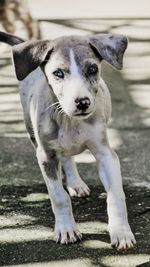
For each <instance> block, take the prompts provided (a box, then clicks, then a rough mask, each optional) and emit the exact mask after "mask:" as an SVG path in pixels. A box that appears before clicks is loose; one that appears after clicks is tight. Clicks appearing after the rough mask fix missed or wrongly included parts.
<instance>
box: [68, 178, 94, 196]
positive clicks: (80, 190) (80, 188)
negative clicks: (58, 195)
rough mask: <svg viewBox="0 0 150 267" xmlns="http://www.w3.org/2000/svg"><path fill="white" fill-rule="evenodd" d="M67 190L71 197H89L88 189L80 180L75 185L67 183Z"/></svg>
mask: <svg viewBox="0 0 150 267" xmlns="http://www.w3.org/2000/svg"><path fill="white" fill-rule="evenodd" d="M67 189H68V192H69V195H70V196H71V197H85V196H89V195H90V189H89V187H88V186H87V185H86V183H84V182H83V181H82V180H79V181H75V183H67Z"/></svg>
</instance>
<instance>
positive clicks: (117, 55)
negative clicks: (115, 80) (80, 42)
mask: <svg viewBox="0 0 150 267" xmlns="http://www.w3.org/2000/svg"><path fill="white" fill-rule="evenodd" d="M89 44H90V46H91V48H92V50H93V52H94V53H95V55H96V56H97V57H98V58H99V59H100V60H102V59H104V60H106V61H107V62H108V63H110V64H111V65H113V66H114V67H115V68H116V69H118V70H120V69H122V65H123V55H124V52H125V50H126V48H127V44H128V41H127V38H126V37H125V36H123V35H112V34H103V35H95V36H93V37H90V40H89Z"/></svg>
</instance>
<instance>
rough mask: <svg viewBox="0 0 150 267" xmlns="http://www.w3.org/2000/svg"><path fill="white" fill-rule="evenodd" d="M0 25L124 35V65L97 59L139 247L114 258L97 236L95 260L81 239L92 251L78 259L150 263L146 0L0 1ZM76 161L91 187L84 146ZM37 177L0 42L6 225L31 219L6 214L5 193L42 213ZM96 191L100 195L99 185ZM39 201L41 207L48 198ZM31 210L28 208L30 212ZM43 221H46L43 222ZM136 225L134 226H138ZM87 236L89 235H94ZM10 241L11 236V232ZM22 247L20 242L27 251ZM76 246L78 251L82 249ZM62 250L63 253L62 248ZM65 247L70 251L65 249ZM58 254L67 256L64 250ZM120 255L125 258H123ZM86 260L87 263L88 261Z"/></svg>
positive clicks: (31, 31) (35, 33)
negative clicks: (107, 93) (115, 66)
mask: <svg viewBox="0 0 150 267" xmlns="http://www.w3.org/2000/svg"><path fill="white" fill-rule="evenodd" d="M0 30H3V31H8V32H11V33H14V34H16V35H18V36H20V37H24V38H26V39H32V38H33V39H51V38H56V37H58V36H62V35H72V34H78V35H86V34H97V33H113V34H124V35H126V36H127V37H128V39H129V45H128V49H127V51H126V53H125V57H124V67H123V70H122V71H120V72H118V71H116V70H114V69H113V68H112V67H111V66H109V65H108V64H106V63H105V62H103V63H102V64H103V68H102V76H103V78H104V80H105V81H106V83H107V85H108V87H109V89H110V92H111V96H112V105H113V112H112V118H111V120H110V123H109V129H108V134H109V137H110V143H111V146H112V147H113V148H114V149H115V150H116V151H117V153H118V155H119V157H120V160H121V166H122V173H123V178H124V179H123V181H124V184H125V191H126V194H127V196H128V198H129V199H130V205H131V206H130V207H129V210H130V214H131V213H132V216H133V217H132V216H131V222H132V221H133V222H135V221H136V227H137V230H136V227H135V224H134V227H135V229H134V230H136V231H137V237H139V242H141V243H140V244H141V248H140V250H139V251H138V254H139V255H140V253H141V256H139V257H138V256H135V255H137V252H134V253H133V254H132V253H131V255H130V254H128V255H127V257H126V256H125V257H124V258H122V257H120V256H119V257H116V258H115V257H114V253H113V252H110V250H109V249H108V248H107V244H104V242H102V243H96V244H97V245H96V246H97V249H99V248H104V247H105V245H106V247H105V249H106V250H105V251H104V252H105V253H104V254H103V250H102V251H101V252H100V251H99V250H98V253H100V254H99V255H101V253H102V255H101V256H103V257H102V258H101V259H100V260H98V259H97V260H96V258H95V257H97V254H96V252H93V250H92V251H89V250H88V249H89V248H92V246H93V243H90V244H87V245H85V251H86V253H87V255H91V256H90V260H89V258H88V256H87V259H88V260H86V259H85V261H83V262H82V265H81V266H108V267H111V266H112V267H121V266H122V267H125V266H129V267H134V266H145V267H146V266H149V265H142V264H143V263H144V262H148V260H149V256H148V242H149V240H150V237H149V234H150V231H149V228H148V224H149V222H150V217H149V210H150V203H149V200H150V197H149V196H150V195H149V188H150V1H149V0H126V1H121V0H105V1H104V0H92V1H89V0H75V1H73V0H29V1H26V0H0ZM76 161H77V162H78V167H79V171H80V173H81V175H82V177H83V178H84V177H85V180H86V181H87V182H88V183H89V184H90V185H91V187H92V186H93V180H94V182H95V185H96V184H98V185H99V180H98V175H97V172H96V170H95V169H96V164H95V160H94V159H93V157H92V156H91V155H90V154H89V152H88V151H86V152H85V153H83V154H81V155H79V156H76ZM89 163H90V164H89ZM91 177H92V179H91ZM38 184H40V186H41V185H43V178H42V177H41V174H40V171H39V169H38V167H37V163H36V159H35V155H34V151H33V148H32V147H31V145H30V143H29V141H28V139H27V134H26V130H25V126H24V122H23V114H22V109H21V104H20V99H19V92H18V83H17V80H16V77H15V74H14V70H13V67H12V62H11V52H10V48H9V47H8V46H6V45H4V44H0V187H1V188H4V189H5V190H4V191H3V192H4V193H2V196H3V199H4V201H3V203H1V209H2V210H4V209H5V210H7V208H8V213H7V214H6V217H7V224H8V225H9V224H10V225H11V222H10V221H11V220H12V218H15V219H14V222H13V220H12V224H14V225H17V223H18V224H19V225H24V226H25V225H27V221H28V224H30V223H31V224H33V225H34V223H33V220H32V219H33V218H29V217H27V218H26V217H24V218H25V219H20V217H16V215H15V217H13V215H12V214H13V212H15V213H17V212H18V213H19V211H18V210H17V208H14V206H13V205H12V206H11V204H10V206H11V208H10V206H9V203H8V202H7V201H8V199H9V198H10V199H11V200H12V199H16V202H15V200H14V202H13V203H14V205H16V207H17V205H18V203H20V202H19V201H22V200H20V199H22V197H27V196H29V198H27V199H25V198H24V200H23V201H24V202H21V203H25V205H26V206H24V204H22V205H23V206H22V214H24V216H25V214H26V215H27V214H28V215H29V213H28V212H27V210H28V209H30V208H31V204H33V205H37V207H38V208H39V207H41V212H43V214H44V212H46V211H45V210H44V211H43V206H40V205H41V203H45V202H42V201H48V200H47V195H46V189H42V192H43V195H40V193H41V188H45V187H40V188H39V187H38ZM12 186H13V187H12ZM12 188H13V190H12ZM16 188H17V189H16ZM23 188H24V189H23ZM14 190H16V191H15V192H16V193H14V198H13V196H12V194H13V193H12V192H14ZM21 190H22V191H21ZM1 192H2V191H1ZM10 195H11V196H10ZM18 195H19V196H18ZM30 197H31V198H30ZM32 197H33V198H32ZM38 197H39V198H38ZM132 197H133V199H132ZM99 198H100V199H103V198H104V199H105V194H104V192H103V190H102V189H101V193H100V195H99ZM17 201H18V202H17ZM93 201H94V199H93ZM96 201H97V200H96ZM35 203H36V204H35ZM46 203H47V202H46ZM45 205H47V206H48V204H45ZM77 205H79V208H80V205H81V203H77ZM81 206H82V205H81ZM104 207H105V205H103V207H102V209H106V207H105V208H104ZM134 208H135V210H134ZM137 208H138V210H137ZM9 209H10V211H9ZM95 209H96V207H95ZM2 210H1V214H3V212H2ZM32 212H33V210H32ZM32 212H30V215H31V213H32ZM97 212H98V213H100V212H101V211H99V210H98V211H97ZM138 212H139V213H138ZM140 212H141V213H140ZM142 212H143V213H142ZM49 213H50V211H49ZM93 214H95V213H94V211H93V213H92V211H91V214H90V213H89V215H87V220H86V219H85V220H83V221H84V222H85V221H86V223H87V221H88V220H89V221H90V220H91V219H92V218H91V216H94V215H93ZM138 214H144V215H142V220H140V221H139V220H138V218H139V217H138V216H139V215H138ZM32 215H33V214H32ZM134 215H135V217H134ZM136 215H137V217H136ZM19 216H20V215H19ZM34 216H35V217H36V222H38V224H40V225H41V224H42V225H43V224H44V223H43V222H41V221H42V220H43V218H45V222H47V217H46V215H45V217H42V219H41V221H40V220H39V218H38V216H40V215H39V214H34ZM42 216H44V215H42ZM83 216H84V215H83ZM6 217H5V216H4V218H3V221H2V222H4V225H5V223H6ZM103 217H104V220H103V221H104V222H105V221H106V220H107V219H106V217H105V215H103ZM10 218H11V219H10ZM16 218H18V219H16ZM79 218H80V216H79ZM93 218H94V217H93ZM140 219H141V217H140ZM39 221H40V223H39ZM95 221H96V218H95ZM48 223H49V222H48ZM48 223H47V224H46V226H47V225H49V224H48ZM95 223H96V222H95ZM100 226H101V227H102V228H104V230H106V225H105V224H103V223H101V225H100ZM34 227H35V225H34ZM92 227H93V228H92ZM81 228H82V230H83V232H84V231H85V233H86V231H87V232H88V231H92V230H91V229H93V231H97V230H96V229H97V224H94V223H93V222H92V223H91V224H89V225H88V224H86V227H85V224H82V223H81ZM2 229H3V223H2ZM85 229H86V230H85ZM139 229H141V232H140V230H139ZM43 231H46V232H44V233H43V236H44V237H43V238H46V237H45V236H47V232H48V231H47V230H43ZM144 231H145V232H144ZM2 233H3V239H2V241H3V242H6V241H7V242H10V237H9V236H7V234H6V231H4V230H3V232H2ZM23 233H24V232H16V235H17V236H18V235H19V234H20V236H21V237H20V238H21V240H23V238H24V237H23V235H24V234H23ZM37 233H38V234H37ZM95 233H97V232H95ZM28 234H30V235H31V239H32V238H33V239H35V237H34V232H30V231H29V232H27V233H26V235H27V236H28ZM36 234H37V236H38V237H39V238H42V237H41V235H40V234H39V232H38V230H37V232H36ZM14 237H15V234H14ZM38 237H37V238H38ZM93 238H94V239H95V236H94V237H93ZM96 238H97V237H96ZM29 239H30V238H28V240H29ZM102 239H103V238H102ZM12 240H14V239H13V238H12ZM140 240H141V241H140ZM103 241H104V240H103ZM86 242H87V241H86ZM142 242H144V243H142ZM42 244H43V243H42ZM52 245H53V243H52ZM83 245H84V244H83ZM90 246H91V247H90ZM31 248H32V249H33V251H34V244H32V246H31ZM6 249H8V246H6ZM11 249H12V247H11ZM16 249H17V246H16ZM47 249H48V248H47ZM55 249H56V248H55ZM80 249H81V247H80ZM27 250H28V249H27V248H26V253H27ZM81 250H82V249H81ZM44 251H45V247H44V246H43V250H42V253H44ZM95 251H96V250H95ZM82 252H84V249H83V250H82ZM33 253H35V254H34V255H35V260H34V261H36V259H37V258H36V251H34V252H33ZM52 253H54V251H52ZM64 253H67V251H66V252H64ZM70 253H73V251H72V250H71V249H70ZM88 253H89V254H88ZM90 253H91V254H90ZM93 253H95V254H93ZM109 253H110V255H111V256H110V258H108V257H107V255H109ZM14 254H15V257H16V260H14V262H15V264H18V262H19V261H18V260H17V259H18V258H17V252H15V251H14ZM29 254H30V253H29ZM25 255H26V257H27V260H28V262H30V261H31V259H32V257H30V255H27V254H25ZM65 255H66V259H67V254H65ZM72 255H73V254H72ZM94 255H95V256H94ZM9 256H10V260H9V259H8V260H6V254H5V250H4V253H3V254H2V257H3V260H2V263H3V264H4V263H5V265H6V264H9V265H10V263H12V262H13V260H12V256H11V255H9ZM20 257H22V256H20ZM49 257H50V256H45V257H44V259H43V260H42V261H44V260H49ZM73 257H74V256H72V258H73ZM80 257H82V255H80ZM62 259H63V256H62ZM102 259H103V260H102ZM122 259H126V263H127V264H126V265H125V262H124V261H122ZM37 261H38V260H37ZM20 262H21V263H24V262H25V259H23V260H20ZM91 262H94V263H93V264H94V265H92V263H91ZM64 264H65V265H64V266H80V265H79V262H78V260H77V261H74V264H75V265H67V264H70V263H67V261H65V263H64ZM71 264H73V262H71ZM84 264H85V265H84ZM90 264H91V265H90ZM101 264H102V265H101ZM140 264H141V265H140ZM148 264H149V263H148ZM0 266H4V265H0ZM20 266H22V265H20ZM23 266H25V265H23ZM31 266H33V265H31ZM37 266H49V265H37ZM54 266H63V265H62V262H61V265H59V264H58V265H57V264H56V265H54Z"/></svg>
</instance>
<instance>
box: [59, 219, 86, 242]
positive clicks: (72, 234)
mask: <svg viewBox="0 0 150 267" xmlns="http://www.w3.org/2000/svg"><path fill="white" fill-rule="evenodd" d="M81 238H82V234H81V233H80V231H79V230H78V229H77V227H76V225H75V224H73V225H71V224H62V223H58V224H56V225H55V241H56V243H58V242H60V243H61V244H65V245H67V244H69V243H75V242H77V241H78V240H81Z"/></svg>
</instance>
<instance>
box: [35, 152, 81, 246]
mask: <svg viewBox="0 0 150 267" xmlns="http://www.w3.org/2000/svg"><path fill="white" fill-rule="evenodd" d="M37 159H38V163H39V166H40V168H41V171H42V174H43V176H44V179H45V182H46V185H47V189H48V192H49V196H50V199H51V204H52V209H53V212H54V215H55V239H56V242H59V241H60V242H61V243H62V244H68V243H74V242H76V241H77V239H81V234H80V232H79V230H78V229H77V226H76V223H75V220H74V217H73V214H72V206H71V201H70V198H69V195H68V194H67V192H66V191H65V190H64V188H63V185H62V179H61V177H60V170H59V169H60V167H59V161H58V159H57V157H56V154H55V152H54V151H50V152H48V153H47V152H46V151H45V150H44V149H43V148H42V147H38V148H37Z"/></svg>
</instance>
